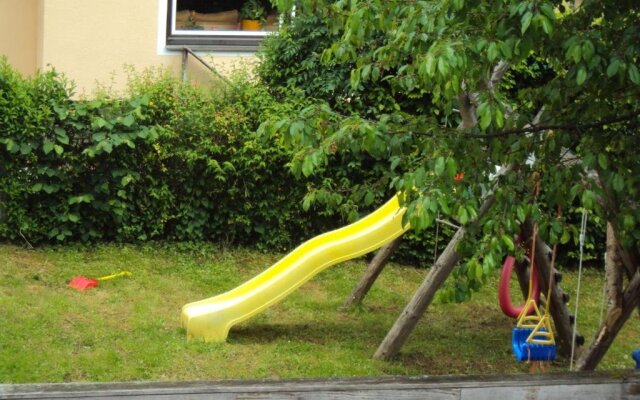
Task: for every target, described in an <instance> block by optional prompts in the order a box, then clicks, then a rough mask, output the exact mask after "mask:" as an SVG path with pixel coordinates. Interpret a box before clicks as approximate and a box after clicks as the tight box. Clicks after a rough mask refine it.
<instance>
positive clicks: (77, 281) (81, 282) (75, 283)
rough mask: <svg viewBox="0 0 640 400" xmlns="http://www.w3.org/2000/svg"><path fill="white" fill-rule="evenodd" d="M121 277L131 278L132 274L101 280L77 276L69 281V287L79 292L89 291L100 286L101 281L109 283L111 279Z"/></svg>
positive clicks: (111, 276)
mask: <svg viewBox="0 0 640 400" xmlns="http://www.w3.org/2000/svg"><path fill="white" fill-rule="evenodd" d="M120 276H131V272H129V271H122V272H118V273H117V274H113V275H107V276H103V277H101V278H95V279H94V278H87V277H86V276H76V277H75V278H73V279H71V281H69V286H71V287H72V288H74V289H78V290H87V289H91V288H92V287H96V286H98V285H99V284H100V282H101V281H108V280H110V279H114V278H118V277H120Z"/></svg>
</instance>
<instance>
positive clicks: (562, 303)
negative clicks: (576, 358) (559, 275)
mask: <svg viewBox="0 0 640 400" xmlns="http://www.w3.org/2000/svg"><path fill="white" fill-rule="evenodd" d="M524 230H525V232H526V234H527V235H530V232H532V225H531V223H530V222H526V223H525V224H524ZM527 239H530V238H527ZM550 260H551V248H550V247H549V246H548V245H547V244H546V243H545V242H544V241H543V240H542V239H540V237H539V236H538V237H536V254H535V262H536V266H537V267H538V281H539V282H540V290H541V291H542V293H545V294H546V293H548V290H549V274H554V276H555V274H556V271H551V263H550ZM551 284H552V288H551V298H550V299H545V301H546V302H547V303H548V304H549V313H550V314H551V316H552V317H553V322H554V325H555V327H556V333H557V334H556V342H557V344H558V350H559V352H560V354H562V355H563V356H565V357H571V343H572V342H573V316H572V315H571V313H570V312H569V309H568V308H567V305H566V299H568V295H567V294H565V293H564V291H563V290H562V289H561V288H560V287H559V286H558V284H557V282H556V280H555V279H554V280H553V281H552V282H551ZM583 343H584V337H582V336H581V335H580V334H579V333H577V332H576V347H578V346H580V345H581V344H583ZM576 354H577V353H576Z"/></svg>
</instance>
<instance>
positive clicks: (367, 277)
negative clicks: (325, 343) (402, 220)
mask: <svg viewBox="0 0 640 400" xmlns="http://www.w3.org/2000/svg"><path fill="white" fill-rule="evenodd" d="M401 242H402V236H400V237H398V238H396V239H394V240H393V241H391V242H389V243H387V244H386V245H384V246H382V248H381V249H380V250H379V251H378V253H377V254H376V256H375V257H373V260H371V262H370V263H369V266H368V267H367V270H366V271H365V273H364V275H362V278H360V282H358V285H357V286H356V288H355V289H354V290H353V292H351V294H350V295H349V296H348V297H347V300H346V301H345V302H344V304H343V306H342V307H344V308H352V307H354V306H356V305H358V304H360V303H362V300H363V299H364V297H365V296H366V295H367V293H368V292H369V289H371V286H373V283H374V282H375V281H376V279H378V276H380V273H381V272H382V270H383V269H384V267H385V266H386V265H387V262H388V261H389V258H391V256H392V255H393V253H394V252H395V251H396V250H397V249H398V246H400V243H401Z"/></svg>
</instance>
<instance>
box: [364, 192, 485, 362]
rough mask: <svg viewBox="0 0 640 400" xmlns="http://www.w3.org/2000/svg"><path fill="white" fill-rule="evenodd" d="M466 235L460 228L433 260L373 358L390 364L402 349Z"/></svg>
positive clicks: (480, 213)
mask: <svg viewBox="0 0 640 400" xmlns="http://www.w3.org/2000/svg"><path fill="white" fill-rule="evenodd" d="M494 202H495V196H494V195H493V194H490V195H489V196H487V198H486V199H485V200H484V202H483V204H482V206H481V207H480V210H478V217H477V219H476V221H474V224H475V223H477V222H478V221H479V220H481V219H482V218H483V217H484V215H485V214H486V213H487V212H488V211H489V209H490V208H491V206H493V203H494ZM465 233H466V228H465V227H464V226H463V227H461V228H459V229H458V230H457V231H456V233H455V235H453V238H452V239H451V241H450V242H449V244H448V245H447V247H446V248H445V249H444V251H443V252H442V254H440V257H438V259H437V260H436V263H435V264H434V265H433V266H432V267H431V268H430V269H429V273H428V274H427V276H426V278H425V279H424V281H423V282H422V284H421V285H420V287H419V288H418V290H417V291H416V293H415V294H414V295H413V298H412V299H411V301H410V302H409V304H407V306H406V307H405V309H404V310H403V311H402V314H400V316H399V317H398V319H397V320H396V322H395V324H394V325H393V327H392V328H391V329H390V330H389V333H387V336H386V337H385V338H384V340H383V341H382V343H380V346H379V347H378V350H377V351H376V353H375V354H374V356H373V357H374V358H377V359H381V360H389V359H391V358H393V357H395V356H396V355H398V353H399V352H400V348H402V345H403V344H404V342H406V340H407V338H408V337H409V335H410V334H411V332H412V331H413V329H414V328H415V327H416V325H417V324H418V321H419V320H420V317H421V316H422V315H423V314H424V313H425V311H426V310H427V307H429V304H431V301H432V300H433V296H434V295H435V293H436V291H437V290H438V289H439V288H440V287H441V286H442V284H443V283H444V281H445V280H446V279H447V277H448V276H449V274H450V273H451V271H452V270H453V268H454V267H455V266H456V264H457V263H458V261H459V260H460V255H459V254H458V252H456V247H457V246H458V243H460V241H461V240H462V238H463V237H464V235H465Z"/></svg>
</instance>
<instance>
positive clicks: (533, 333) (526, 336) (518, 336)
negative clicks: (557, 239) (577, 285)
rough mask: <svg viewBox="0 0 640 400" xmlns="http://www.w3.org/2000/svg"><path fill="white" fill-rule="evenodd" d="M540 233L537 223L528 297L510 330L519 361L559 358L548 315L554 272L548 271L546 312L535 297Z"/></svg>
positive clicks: (533, 236) (552, 261) (514, 350)
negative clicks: (537, 238) (537, 244)
mask: <svg viewBox="0 0 640 400" xmlns="http://www.w3.org/2000/svg"><path fill="white" fill-rule="evenodd" d="M537 234H538V227H537V225H534V227H533V235H531V239H532V245H531V257H530V262H531V274H530V277H529V292H528V295H527V301H526V302H525V304H524V306H523V307H522V310H521V311H520V314H519V315H518V322H517V323H516V327H515V328H513V331H512V334H511V348H512V350H513V354H514V356H515V358H516V360H517V361H520V362H522V361H553V360H554V359H555V358H556V351H557V346H556V342H555V337H554V336H553V329H552V327H551V320H550V318H549V303H550V301H549V299H550V298H551V286H552V282H551V279H552V276H553V274H551V273H550V274H549V275H550V276H549V278H550V279H549V280H550V281H549V288H548V291H547V296H546V299H547V302H546V305H545V307H544V312H540V309H539V308H538V304H537V302H536V299H535V298H534V285H533V283H534V276H535V275H537V271H536V270H535V268H534V263H535V260H534V258H535V251H536V245H535V243H536V237H537ZM554 262H555V247H554V251H553V255H552V260H551V265H552V266H553V264H554ZM552 268H553V267H552Z"/></svg>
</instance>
